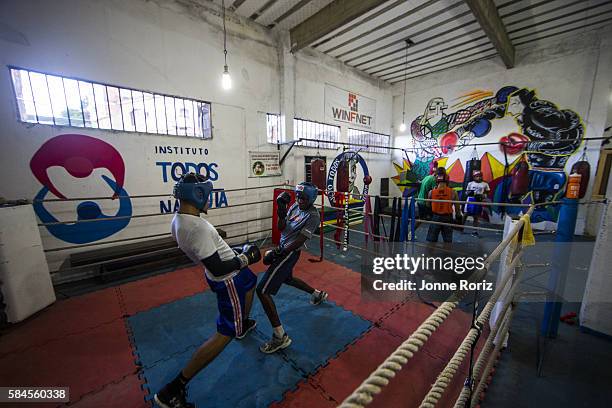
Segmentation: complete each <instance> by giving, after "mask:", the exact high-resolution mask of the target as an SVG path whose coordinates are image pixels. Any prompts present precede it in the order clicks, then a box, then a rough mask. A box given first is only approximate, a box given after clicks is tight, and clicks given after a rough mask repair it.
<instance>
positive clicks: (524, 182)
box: [510, 160, 529, 196]
mask: <svg viewBox="0 0 612 408" xmlns="http://www.w3.org/2000/svg"><path fill="white" fill-rule="evenodd" d="M528 192H529V165H528V164H527V162H526V161H525V160H521V161H519V162H518V163H517V164H516V166H515V167H514V169H512V181H511V183H510V195H513V196H517V195H524V194H527V193H528Z"/></svg>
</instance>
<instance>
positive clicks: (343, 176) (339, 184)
mask: <svg viewBox="0 0 612 408" xmlns="http://www.w3.org/2000/svg"><path fill="white" fill-rule="evenodd" d="M349 182H350V181H349V161H348V160H341V161H340V163H339V164H338V172H337V173H336V191H341V192H348V191H349Z"/></svg>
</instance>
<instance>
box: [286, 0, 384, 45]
mask: <svg viewBox="0 0 612 408" xmlns="http://www.w3.org/2000/svg"><path fill="white" fill-rule="evenodd" d="M386 1H387V0H359V1H355V0H334V1H332V2H331V3H329V4H328V5H327V6H325V7H324V8H322V9H321V10H319V11H318V12H317V13H315V14H314V15H312V16H311V17H309V18H307V19H306V20H304V21H302V22H301V23H300V24H298V25H297V26H295V27H293V28H292V29H291V31H290V32H289V34H290V37H291V51H292V52H295V51H299V50H301V49H302V48H304V47H307V46H309V45H310V44H312V43H313V42H315V41H317V40H318V39H319V38H321V37H323V36H325V35H326V34H329V33H331V32H332V31H334V30H335V29H337V28H340V27H342V26H343V25H345V24H347V23H349V22H351V21H352V20H354V19H356V18H357V17H359V16H361V15H363V14H365V13H367V12H368V11H370V10H372V9H374V8H375V7H377V6H379V5H381V4H383V3H385V2H386Z"/></svg>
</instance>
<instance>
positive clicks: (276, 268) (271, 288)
mask: <svg viewBox="0 0 612 408" xmlns="http://www.w3.org/2000/svg"><path fill="white" fill-rule="evenodd" d="M298 259H300V251H292V252H290V253H289V254H287V255H285V256H284V257H282V258H279V259H277V260H276V261H274V263H273V264H272V265H270V266H269V267H268V270H267V271H266V273H264V275H263V278H262V279H261V280H260V281H259V284H258V285H257V290H258V291H260V292H262V293H265V294H266V295H276V294H277V293H278V290H279V289H280V287H281V285H282V284H283V283H285V282H286V281H287V280H289V279H291V278H292V277H293V267H294V266H295V264H296V263H297V261H298Z"/></svg>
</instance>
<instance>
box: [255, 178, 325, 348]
mask: <svg viewBox="0 0 612 408" xmlns="http://www.w3.org/2000/svg"><path fill="white" fill-rule="evenodd" d="M295 195H296V202H295V203H294V204H293V205H292V206H291V208H289V209H288V208H287V207H288V206H289V203H290V202H291V195H290V194H289V193H287V192H283V193H281V194H280V195H279V196H278V197H277V199H276V202H277V204H278V207H277V215H278V229H279V230H280V231H281V238H280V244H279V246H278V247H276V248H274V249H272V250H269V251H267V252H266V254H265V255H264V258H263V262H264V264H265V265H269V267H268V269H267V270H266V272H265V274H264V276H263V279H262V280H261V281H260V282H259V284H258V285H257V296H258V297H259V300H260V302H261V304H262V306H263V308H264V311H265V312H266V315H267V316H268V319H269V320H270V324H271V325H272V329H273V334H272V338H271V339H270V341H268V342H267V343H265V344H263V345H262V346H261V347H260V348H259V349H260V350H261V351H262V352H264V353H268V354H269V353H274V352H275V351H277V350H281V349H284V348H287V347H289V345H290V344H291V338H290V337H289V335H288V334H287V333H285V330H284V329H283V326H282V324H281V322H280V318H279V317H278V312H277V310H276V305H275V304H274V300H273V298H272V297H273V296H274V295H276V293H277V292H278V290H279V288H280V287H281V285H282V284H283V283H286V284H287V285H290V286H293V287H294V288H297V289H300V290H302V291H304V292H306V293H309V294H310V295H311V300H310V303H312V304H314V305H318V304H320V303H321V302H323V301H324V300H325V299H327V293H326V292H324V291H322V290H316V289H314V288H313V287H311V286H310V285H308V284H307V283H306V282H304V281H303V280H301V279H298V278H296V277H294V276H293V267H294V266H295V264H296V263H297V261H298V259H299V258H300V252H301V249H302V248H303V247H304V244H305V242H306V241H307V240H309V239H310V238H311V237H312V235H313V233H314V232H315V231H316V230H317V228H318V227H319V224H320V222H321V219H320V217H319V211H317V209H316V208H315V207H314V205H313V204H314V202H315V200H316V198H317V195H318V190H317V187H316V186H315V185H314V184H312V183H308V182H302V183H300V184H298V185H297V186H296V187H295Z"/></svg>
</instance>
